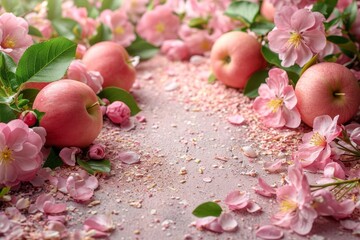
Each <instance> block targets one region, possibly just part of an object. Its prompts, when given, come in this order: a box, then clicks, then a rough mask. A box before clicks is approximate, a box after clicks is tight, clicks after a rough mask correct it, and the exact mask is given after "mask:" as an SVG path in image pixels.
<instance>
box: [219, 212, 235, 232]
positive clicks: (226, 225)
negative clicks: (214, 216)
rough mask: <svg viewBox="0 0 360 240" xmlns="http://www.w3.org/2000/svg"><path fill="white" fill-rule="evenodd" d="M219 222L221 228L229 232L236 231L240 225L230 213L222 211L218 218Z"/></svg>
mask: <svg viewBox="0 0 360 240" xmlns="http://www.w3.org/2000/svg"><path fill="white" fill-rule="evenodd" d="M218 222H219V224H220V225H221V228H222V229H223V230H224V231H227V232H232V231H235V230H236V229H237V227H238V223H237V222H236V220H235V219H234V217H233V216H232V215H231V214H230V213H222V214H221V215H220V216H219V218H218Z"/></svg>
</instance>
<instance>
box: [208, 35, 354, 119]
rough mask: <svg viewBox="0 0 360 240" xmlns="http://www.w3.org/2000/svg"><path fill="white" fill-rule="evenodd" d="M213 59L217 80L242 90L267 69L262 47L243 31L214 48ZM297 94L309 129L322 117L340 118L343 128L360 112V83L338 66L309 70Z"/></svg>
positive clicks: (323, 65) (321, 65)
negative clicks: (259, 71) (257, 73)
mask: <svg viewBox="0 0 360 240" xmlns="http://www.w3.org/2000/svg"><path fill="white" fill-rule="evenodd" d="M210 58H211V59H210V62H211V67H212V71H213V74H214V75H215V77H216V78H217V79H218V80H219V81H221V82H223V83H224V84H225V85H227V86H230V87H234V88H239V89H243V88H244V87H245V85H246V83H247V82H248V80H249V78H250V77H251V75H252V74H253V73H255V72H256V71H258V70H260V69H264V68H265V67H266V61H265V60H264V58H263V56H262V54H261V45H260V43H259V42H258V41H257V40H256V38H254V37H253V36H251V35H249V34H247V33H244V32H240V31H233V32H228V33H225V34H223V35H222V36H221V37H220V38H219V39H218V40H217V41H216V42H215V44H214V45H213V47H212V50H211V55H210ZM295 94H296V97H297V100H298V105H297V106H298V109H299V111H300V114H301V120H302V121H303V122H304V123H306V124H307V125H308V126H312V124H313V120H314V118H315V117H317V116H320V115H329V116H331V117H332V118H333V117H335V116H336V115H339V120H338V123H339V124H342V123H345V122H347V121H349V120H350V119H351V118H352V117H353V116H354V115H355V114H356V113H357V111H358V110H359V105H360V86H359V83H358V81H357V79H356V78H355V76H354V74H353V73H352V72H351V71H350V70H349V69H348V68H347V67H345V66H343V65H341V64H338V63H333V62H323V63H317V64H314V65H313V66H311V67H310V68H308V69H307V70H306V71H305V72H304V73H303V74H302V75H301V76H300V78H299V80H298V82H297V83H296V86H295Z"/></svg>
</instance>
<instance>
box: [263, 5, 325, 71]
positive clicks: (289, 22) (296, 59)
mask: <svg viewBox="0 0 360 240" xmlns="http://www.w3.org/2000/svg"><path fill="white" fill-rule="evenodd" d="M324 20H325V18H324V16H323V15H322V14H321V13H318V12H311V11H309V10H307V9H297V8H296V7H283V8H282V9H281V11H278V13H277V14H276V15H275V19H274V22H275V28H274V29H273V30H272V31H271V32H269V34H268V39H269V47H270V49H271V50H272V51H274V52H276V53H278V54H279V58H280V59H281V60H282V62H281V65H282V66H284V67H290V66H292V65H294V64H295V63H297V64H298V65H300V66H301V67H302V66H304V65H305V63H307V62H308V61H309V60H310V59H311V58H312V57H313V56H314V54H317V53H319V52H320V51H321V50H323V49H324V47H325V45H326V37H325V32H324V26H323V21H324Z"/></svg>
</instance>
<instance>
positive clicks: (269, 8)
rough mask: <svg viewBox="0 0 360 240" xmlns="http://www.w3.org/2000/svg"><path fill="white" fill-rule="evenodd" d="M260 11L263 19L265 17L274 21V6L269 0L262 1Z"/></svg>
mask: <svg viewBox="0 0 360 240" xmlns="http://www.w3.org/2000/svg"><path fill="white" fill-rule="evenodd" d="M260 13H261V15H262V16H263V17H264V18H265V19H267V20H269V21H271V22H273V21H274V16H275V7H274V5H273V4H272V3H271V2H270V0H264V1H263V2H262V5H261V8H260Z"/></svg>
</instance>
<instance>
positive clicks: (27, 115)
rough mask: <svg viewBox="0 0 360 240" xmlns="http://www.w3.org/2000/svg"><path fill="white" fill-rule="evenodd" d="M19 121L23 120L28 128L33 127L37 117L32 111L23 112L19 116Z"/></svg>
mask: <svg viewBox="0 0 360 240" xmlns="http://www.w3.org/2000/svg"><path fill="white" fill-rule="evenodd" d="M19 119H21V120H23V121H24V123H25V124H26V125H28V126H29V127H33V126H35V124H36V122H37V115H36V113H35V112H34V111H24V112H22V113H21V114H20V116H19Z"/></svg>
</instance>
